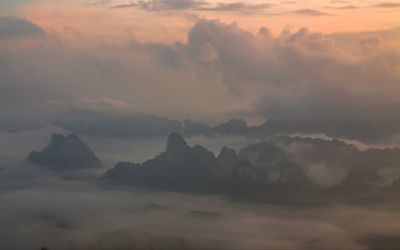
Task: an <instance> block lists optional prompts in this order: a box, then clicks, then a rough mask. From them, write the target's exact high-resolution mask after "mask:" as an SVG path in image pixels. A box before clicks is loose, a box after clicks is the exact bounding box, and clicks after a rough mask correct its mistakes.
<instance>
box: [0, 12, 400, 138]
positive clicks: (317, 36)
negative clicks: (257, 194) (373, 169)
mask: <svg viewBox="0 0 400 250" xmlns="http://www.w3.org/2000/svg"><path fill="white" fill-rule="evenodd" d="M398 38H399V30H398V29H392V30H382V31H376V32H359V33H341V34H332V35H327V34H322V33H318V32H312V31H310V30H308V29H306V28H304V29H299V30H297V31H291V30H290V29H285V30H283V31H282V33H280V34H278V35H273V34H272V33H271V32H270V31H269V29H268V28H266V27H263V28H261V29H260V32H259V33H257V34H254V33H251V32H248V31H246V30H244V29H242V28H241V27H239V26H238V25H237V24H234V23H223V22H221V21H218V20H199V21H197V22H196V23H195V24H194V25H193V26H192V27H191V28H190V29H189V31H188V33H187V41H186V42H174V43H163V42H151V43H150V42H140V41H137V40H133V41H132V43H130V44H128V45H126V46H124V45H122V46H121V45H118V46H117V45H108V46H101V45H99V44H96V43H95V44H94V45H93V46H91V48H89V49H85V50H83V49H79V48H75V47H73V46H71V45H70V44H68V43H56V42H54V40H49V41H46V42H43V43H41V46H38V47H35V48H34V49H27V50H24V51H21V50H14V51H10V50H8V49H4V48H1V47H0V53H1V54H2V55H4V56H3V58H4V59H3V60H0V64H1V71H0V78H1V79H2V81H1V83H0V90H1V97H2V98H0V103H1V106H0V116H1V117H3V119H2V123H3V124H2V126H1V127H3V128H7V129H13V128H18V126H16V125H15V124H17V123H18V122H23V123H24V124H30V125H32V124H36V123H41V124H45V123H51V122H52V121H54V118H63V117H64V118H68V117H81V118H82V117H83V118H84V117H85V116H87V117H91V116H92V115H93V118H96V117H97V118H99V116H98V115H105V114H107V115H110V116H109V117H112V114H114V116H118V115H120V114H123V113H128V112H131V110H134V111H139V112H144V113H153V114H156V115H160V116H164V117H165V116H171V118H178V119H179V120H183V119H185V118H190V119H194V120H206V121H210V120H212V121H218V120H219V121H220V120H225V119H226V116H232V114H234V112H237V113H240V114H241V115H246V116H248V117H251V116H253V117H254V116H257V117H262V118H263V119H268V120H269V121H271V124H273V125H272V126H276V127H280V128H282V129H284V130H286V131H287V132H290V133H295V132H299V133H319V132H320V133H326V134H328V135H330V136H342V137H348V138H352V139H358V140H360V141H364V142H365V141H373V140H374V141H376V140H385V139H388V138H390V137H391V136H392V135H394V134H396V133H398V132H399V131H398V130H399V129H398V127H399V126H398V125H399V124H400V122H399V120H400V118H399V117H398V115H397V114H396V112H395V111H396V110H397V109H398V108H399V102H398V96H397V94H396V93H398V92H399V89H398V85H397V82H398V81H399V78H400V76H399V70H398V66H399V64H400V55H399V51H398V48H396V47H395V46H393V45H391V44H393V43H394V42H395V41H397V39H398ZM226 41H229V43H227V42H226ZM9 58H13V60H10V59H9ZM55 62H56V63H55ZM111 83H112V84H111ZM155 90H157V91H155ZM105 96H106V97H107V98H104V97H105ZM149 97H151V98H149ZM205 99H207V102H205V101H204V100H205ZM183 103H184V104H185V105H182V104H183ZM129 106H132V107H134V108H130V107H129ZM239 111H240V112H239ZM90 114H91V115H90ZM94 114H97V115H94ZM281 132H283V131H281Z"/></svg>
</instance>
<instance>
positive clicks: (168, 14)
mask: <svg viewBox="0 0 400 250" xmlns="http://www.w3.org/2000/svg"><path fill="white" fill-rule="evenodd" d="M159 1H160V0H159ZM161 1H163V0H161ZM161 1H160V2H161ZM166 1H167V2H168V0H166ZM169 1H170V2H174V0H169ZM179 1H180V2H184V1H185V0H175V2H179ZM192 1H193V2H195V3H199V2H200V1H198V2H197V1H194V0H192ZM396 2H397V1H395V0H393V2H386V1H372V0H339V1H338V0H336V1H335V0H318V1H317V0H302V1H290V0H287V1H284V0H282V1H276V0H270V1H263V0H253V1H243V2H237V1H228V0H220V1H216V0H211V1H208V2H206V3H207V5H205V4H203V5H198V6H196V7H192V6H184V7H176V8H174V7H170V6H167V5H157V6H155V7H154V6H153V8H154V9H143V8H142V7H138V6H128V5H132V3H135V2H134V1H124V0H111V1H97V2H96V0H94V1H87V0H86V1H85V0H72V1H71V0H69V1H65V0H60V1H54V0H52V1H50V0H36V1H33V2H26V3H21V4H19V5H17V6H13V8H11V5H10V6H8V8H3V12H7V11H8V12H14V13H16V14H17V15H19V16H22V17H25V18H27V19H29V20H32V21H33V22H35V23H37V24H39V25H40V26H42V27H44V28H45V29H47V30H50V31H54V32H58V33H66V35H71V33H75V34H80V35H81V36H82V35H84V36H90V37H93V38H96V39H98V38H104V39H108V40H113V41H119V40H121V39H122V40H124V39H126V38H128V39H129V38H131V37H132V36H135V39H141V40H146V41H148V40H151V41H163V42H168V41H176V40H184V39H185V37H186V32H187V30H188V28H189V27H190V26H191V25H192V24H193V22H194V21H195V20H196V19H198V18H207V19H219V20H221V21H223V22H237V23H238V24H239V26H240V27H242V28H243V29H245V30H248V31H252V32H257V31H258V29H259V28H260V27H263V26H265V27H267V28H269V29H270V30H271V31H272V32H273V33H274V34H278V33H280V32H281V31H282V30H283V29H284V28H285V27H289V28H291V29H298V28H301V27H307V28H309V29H310V30H312V31H316V32H323V33H333V32H359V31H369V30H382V29H390V28H394V27H400V6H398V4H397V3H396ZM203 3H205V2H203ZM398 3H399V4H400V2H398ZM123 5H124V7H125V8H115V7H116V6H117V7H118V6H123ZM6 6H7V5H6ZM159 6H161V7H159ZM174 6H175V5H174ZM199 6H200V7H199ZM223 6H225V8H223ZM218 7H221V8H219V9H218ZM150 8H151V7H150ZM3 14H7V13H3Z"/></svg>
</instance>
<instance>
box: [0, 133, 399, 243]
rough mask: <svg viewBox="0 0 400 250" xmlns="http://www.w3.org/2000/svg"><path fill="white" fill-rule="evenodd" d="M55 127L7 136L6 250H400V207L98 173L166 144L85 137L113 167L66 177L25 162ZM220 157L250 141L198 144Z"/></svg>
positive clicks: (2, 196)
mask: <svg viewBox="0 0 400 250" xmlns="http://www.w3.org/2000/svg"><path fill="white" fill-rule="evenodd" d="M53 132H62V131H61V130H60V129H58V128H55V127H52V128H47V129H43V130H37V131H29V132H23V133H4V132H2V133H0V148H1V150H0V165H1V166H2V170H0V200H1V202H0V234H1V240H0V249H15V250H17V249H40V248H41V247H46V248H48V249H50V250H51V249H57V250H59V249H100V250H101V249H110V250H111V249H112V250H118V249H282V250H288V249H399V248H400V224H399V223H398V221H399V220H400V213H399V212H398V211H399V208H400V202H398V201H392V202H386V203H381V204H379V205H377V204H371V205H363V206H361V205H348V204H331V205H326V206H312V207H310V206H283V205H274V204H248V203H238V202H234V201H230V200H227V199H225V198H222V197H219V196H195V195H186V194H177V193H166V192H156V191H149V190H143V189H134V188H125V187H119V188H115V187H110V186H107V185H106V184H104V183H102V182H101V181H98V180H97V179H96V177H97V176H99V175H101V174H102V173H104V171H106V169H107V168H110V167H112V165H113V164H115V163H116V162H117V161H121V160H123V161H133V162H140V161H143V160H146V159H148V158H151V157H153V156H154V155H155V154H158V153H159V152H161V151H162V150H163V149H164V147H165V138H159V139H148V140H138V139H129V140H128V139H126V140H122V139H98V138H90V137H83V140H84V141H85V142H86V143H87V144H88V145H90V146H91V148H92V149H93V150H94V151H95V152H96V154H97V155H98V156H99V157H100V158H101V159H102V161H103V163H104V165H105V168H104V169H101V170H96V171H95V172H90V171H82V172H75V173H63V174H56V173H54V172H50V171H46V170H43V169H40V168H37V167H33V166H31V165H29V164H27V163H25V162H24V161H23V160H24V157H26V155H27V154H28V153H29V152H30V151H32V150H37V149H40V148H42V147H43V146H44V145H47V144H48V141H49V138H50V135H51V134H52V133H53ZM188 142H189V143H190V144H192V145H193V144H197V143H199V144H202V145H204V146H206V147H207V148H209V149H211V150H213V151H215V152H217V151H219V149H220V148H221V146H222V145H227V146H230V147H233V148H236V149H239V148H241V147H243V146H246V145H248V144H250V143H252V142H254V140H253V141H252V139H247V138H244V137H224V138H214V139H210V138H206V137H194V138H191V139H188Z"/></svg>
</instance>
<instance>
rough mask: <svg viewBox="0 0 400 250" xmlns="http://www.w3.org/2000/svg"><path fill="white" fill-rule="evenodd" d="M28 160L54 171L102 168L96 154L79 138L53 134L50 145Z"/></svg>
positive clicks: (32, 153)
mask: <svg viewBox="0 0 400 250" xmlns="http://www.w3.org/2000/svg"><path fill="white" fill-rule="evenodd" d="M27 160H28V161H29V162H31V163H32V164H34V165H40V166H45V167H47V168H49V169H52V170H66V169H80V168H96V167H100V166H101V162H100V160H99V158H97V156H96V155H95V153H94V152H93V151H92V150H91V149H90V148H89V147H88V146H87V145H86V144H85V143H84V142H83V141H82V140H81V139H80V138H79V137H78V136H77V135H74V134H70V135H67V136H64V135H61V134H53V135H52V136H51V141H50V144H49V145H48V146H47V147H45V148H43V149H42V150H41V151H40V152H38V151H33V152H31V153H30V154H29V155H28V157H27Z"/></svg>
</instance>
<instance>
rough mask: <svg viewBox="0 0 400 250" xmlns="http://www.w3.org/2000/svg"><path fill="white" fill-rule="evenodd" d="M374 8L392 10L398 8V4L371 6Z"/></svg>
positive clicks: (385, 3) (387, 3) (386, 3)
mask: <svg viewBox="0 0 400 250" xmlns="http://www.w3.org/2000/svg"><path fill="white" fill-rule="evenodd" d="M373 6H374V7H376V8H383V9H392V8H394V9H395V8H400V3H395V2H383V3H378V4H375V5H373Z"/></svg>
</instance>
